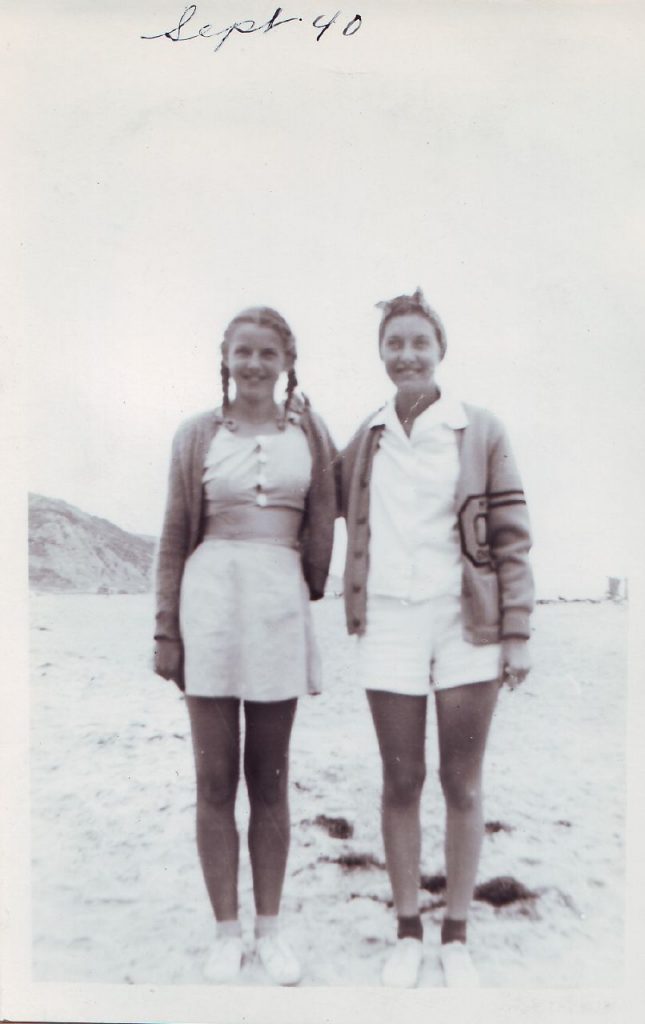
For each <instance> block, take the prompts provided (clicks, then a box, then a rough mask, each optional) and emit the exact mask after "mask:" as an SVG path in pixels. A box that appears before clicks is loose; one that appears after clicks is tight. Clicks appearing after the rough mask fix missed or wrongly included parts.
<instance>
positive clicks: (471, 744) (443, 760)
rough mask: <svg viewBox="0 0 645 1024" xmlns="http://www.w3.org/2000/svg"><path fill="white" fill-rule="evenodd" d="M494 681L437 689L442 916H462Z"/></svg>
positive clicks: (476, 840) (474, 850)
mask: <svg viewBox="0 0 645 1024" xmlns="http://www.w3.org/2000/svg"><path fill="white" fill-rule="evenodd" d="M498 691H499V682H498V680H496V679H495V680H491V681H490V682H484V683H473V684H471V685H469V686H455V687H454V688H452V689H447V690H438V691H437V692H436V694H435V700H436V706H437V728H438V732H439V759H440V761H439V775H440V778H441V785H442V788H443V793H444V797H445V800H446V847H445V849H446V876H447V893H446V917H448V918H452V919H456V920H465V919H466V917H467V915H468V907H469V905H470V901H471V899H472V895H473V889H474V887H475V878H476V875H477V866H478V864H479V855H480V852H481V844H482V839H483V834H484V817H483V806H482V768H483V761H484V753H485V750H486V740H487V738H488V731H489V727H490V723H491V719H492V716H493V711H494V709H495V703H496V701H497V694H498Z"/></svg>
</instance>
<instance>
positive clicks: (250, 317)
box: [220, 306, 298, 412]
mask: <svg viewBox="0 0 645 1024" xmlns="http://www.w3.org/2000/svg"><path fill="white" fill-rule="evenodd" d="M239 324H256V325H257V326H258V327H270V328H271V329H272V330H274V331H275V333H276V334H277V335H278V337H279V338H280V341H281V342H282V350H283V352H284V355H285V357H286V359H287V362H288V363H289V369H288V372H287V387H286V403H285V411H286V412H288V411H289V409H290V407H291V399H292V396H293V393H294V391H295V389H296V388H297V386H298V378H297V377H296V371H295V369H294V363H295V361H296V359H297V358H298V351H297V348H296V339H295V337H294V335H293V332H292V330H291V328H290V327H289V324H288V323H287V321H286V320H285V319H284V317H283V316H281V314H280V313H278V311H277V310H276V309H272V308H271V306H249V308H248V309H243V310H242V312H241V313H238V314H237V316H234V317H233V319H232V320H231V322H230V323H229V325H228V327H227V328H226V330H225V331H224V337H223V338H222V344H221V351H222V356H225V355H226V353H227V351H228V346H229V343H230V340H231V338H232V336H233V331H234V330H235V328H236V327H237V326H238V325H239ZM220 372H221V377H222V393H223V396H224V401H223V408H224V409H225V410H226V409H228V408H229V406H230V397H229V382H230V378H231V374H230V371H229V368H228V366H227V365H226V363H225V362H224V359H222V364H221V367H220Z"/></svg>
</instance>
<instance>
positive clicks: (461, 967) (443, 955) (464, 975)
mask: <svg viewBox="0 0 645 1024" xmlns="http://www.w3.org/2000/svg"><path fill="white" fill-rule="evenodd" d="M439 959H440V961H441V966H442V968H443V980H444V984H445V986H446V988H479V986H480V982H479V975H478V974H477V970H476V968H475V965H474V963H473V962H472V960H471V959H470V953H469V952H468V947H467V946H466V943H465V942H446V943H445V944H444V945H443V946H442V947H441V951H440V953H439Z"/></svg>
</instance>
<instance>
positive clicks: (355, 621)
mask: <svg viewBox="0 0 645 1024" xmlns="http://www.w3.org/2000/svg"><path fill="white" fill-rule="evenodd" d="M360 624H361V620H360V619H352V626H353V627H354V629H358V627H359V626H360Z"/></svg>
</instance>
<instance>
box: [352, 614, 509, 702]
mask: <svg viewBox="0 0 645 1024" xmlns="http://www.w3.org/2000/svg"><path fill="white" fill-rule="evenodd" d="M358 652H359V681H360V683H361V685H362V686H363V687H364V688H365V689H366V690H388V691H390V692H392V693H403V694H407V695H409V696H425V695H426V694H428V693H429V691H430V689H431V688H434V689H435V690H447V689H449V688H451V687H453V686H465V685H467V684H470V683H483V682H487V681H488V680H490V679H497V678H498V677H499V675H500V671H501V646H500V644H484V645H482V646H480V645H478V644H471V643H468V641H467V640H464V637H463V633H462V626H461V602H460V599H459V598H458V597H439V598H432V599H431V600H429V601H410V602H406V601H401V600H400V599H399V598H396V597H381V596H380V595H368V599H367V630H366V633H365V635H364V636H361V637H359V639H358Z"/></svg>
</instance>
